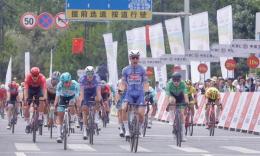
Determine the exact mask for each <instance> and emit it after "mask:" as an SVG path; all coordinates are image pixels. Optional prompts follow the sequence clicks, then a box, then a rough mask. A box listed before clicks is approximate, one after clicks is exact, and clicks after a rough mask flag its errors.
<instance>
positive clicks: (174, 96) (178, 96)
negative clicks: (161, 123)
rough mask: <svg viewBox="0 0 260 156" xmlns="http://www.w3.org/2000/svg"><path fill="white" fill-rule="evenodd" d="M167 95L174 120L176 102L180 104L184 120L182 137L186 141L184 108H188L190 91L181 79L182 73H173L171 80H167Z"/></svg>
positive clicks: (168, 109)
mask: <svg viewBox="0 0 260 156" xmlns="http://www.w3.org/2000/svg"><path fill="white" fill-rule="evenodd" d="M165 91H166V95H167V98H168V101H169V104H168V106H167V109H166V110H167V111H170V115H171V119H173V120H172V121H174V117H175V111H176V104H178V105H180V106H179V109H180V113H181V121H182V125H181V126H182V132H181V138H182V141H186V140H187V139H186V138H185V135H183V134H184V130H185V124H184V123H185V121H184V120H185V116H184V110H185V108H186V104H187V103H188V102H189V99H188V91H187V87H186V85H185V82H184V81H181V74H180V73H177V72H176V73H173V74H172V78H171V80H169V81H168V82H167V85H166V90H165Z"/></svg>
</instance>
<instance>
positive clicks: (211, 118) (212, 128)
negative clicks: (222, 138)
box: [208, 102, 216, 136]
mask: <svg viewBox="0 0 260 156" xmlns="http://www.w3.org/2000/svg"><path fill="white" fill-rule="evenodd" d="M208 105H209V107H210V109H209V123H208V127H209V136H214V133H215V126H216V116H215V107H214V106H215V105H216V104H215V102H209V103H208Z"/></svg>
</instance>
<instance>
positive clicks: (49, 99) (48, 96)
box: [47, 92, 56, 102]
mask: <svg viewBox="0 0 260 156" xmlns="http://www.w3.org/2000/svg"><path fill="white" fill-rule="evenodd" d="M55 97H56V94H55V93H54V94H53V93H50V92H47V100H48V101H49V102H51V101H54V100H55Z"/></svg>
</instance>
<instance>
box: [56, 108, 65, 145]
mask: <svg viewBox="0 0 260 156" xmlns="http://www.w3.org/2000/svg"><path fill="white" fill-rule="evenodd" d="M63 118H64V107H58V113H57V118H56V119H57V120H56V124H57V142H58V143H60V142H61V131H62V123H63Z"/></svg>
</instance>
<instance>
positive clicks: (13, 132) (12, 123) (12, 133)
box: [11, 121, 15, 134]
mask: <svg viewBox="0 0 260 156" xmlns="http://www.w3.org/2000/svg"><path fill="white" fill-rule="evenodd" d="M13 122H14V121H13ZM14 125H15V124H14V123H12V125H11V126H12V134H14V127H15V126H14Z"/></svg>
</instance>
